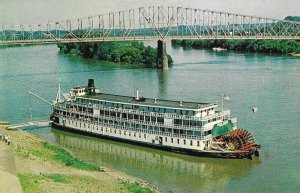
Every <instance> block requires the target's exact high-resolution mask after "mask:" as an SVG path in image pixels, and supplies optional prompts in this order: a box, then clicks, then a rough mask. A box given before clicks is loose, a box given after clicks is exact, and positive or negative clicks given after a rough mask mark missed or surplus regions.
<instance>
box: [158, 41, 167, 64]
mask: <svg viewBox="0 0 300 193" xmlns="http://www.w3.org/2000/svg"><path fill="white" fill-rule="evenodd" d="M156 61H157V68H160V69H163V70H167V69H169V64H168V55H167V49H166V42H163V41H162V40H158V41H157V60H156Z"/></svg>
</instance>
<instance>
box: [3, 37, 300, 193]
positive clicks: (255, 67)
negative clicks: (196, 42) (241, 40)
mask: <svg viewBox="0 0 300 193" xmlns="http://www.w3.org/2000/svg"><path fill="white" fill-rule="evenodd" d="M149 44H153V43H149ZM153 45H155V44H153ZM167 51H168V53H169V54H170V55H171V56H172V57H173V60H174V64H173V65H172V67H171V68H170V69H169V70H168V71H165V72H164V71H161V70H157V69H147V68H141V67H137V66H131V65H119V64H112V63H109V62H103V61H102V62H101V61H94V60H84V59H79V58H74V57H70V56H65V55H61V54H60V53H59V52H58V48H57V47H56V46H55V45H40V46H32V47H30V46H28V47H14V48H2V49H0V69H1V71H0V93H1V95H0V120H5V121H9V122H11V123H18V122H25V121H30V120H31V119H32V120H42V119H47V118H48V116H49V113H50V107H49V105H47V104H46V103H44V102H41V101H40V100H38V99H36V98H34V97H32V96H29V95H28V91H29V90H31V91H33V92H34V93H36V94H38V95H40V96H41V97H43V98H45V99H47V100H49V101H51V100H54V98H55V95H56V90H57V84H58V79H60V80H61V82H62V83H61V86H62V90H63V91H64V92H68V91H69V89H70V88H71V87H73V86H78V85H86V84H87V79H88V78H94V79H95V85H96V86H97V87H100V88H101V89H102V91H104V92H108V93H114V94H123V95H134V88H139V90H140V95H141V96H144V97H154V98H162V99H177V100H185V101H199V102H214V101H218V102H219V103H221V93H222V92H223V93H225V94H227V95H228V96H229V97H230V101H228V102H224V108H229V109H231V113H232V114H233V115H235V116H237V117H238V126H239V127H241V128H245V129H247V130H249V131H250V132H251V133H252V134H253V136H254V137H255V140H256V141H257V142H258V143H259V144H261V145H262V149H261V150H260V157H259V158H254V159H253V160H248V159H244V160H226V159H213V158H200V157H193V156H188V155H181V154H176V153H170V152H164V151H159V150H153V149H149V148H144V147H138V146H133V145H127V144H123V143H117V142H111V141H107V140H102V139H97V138H91V137H86V136H80V135H75V134H70V133H65V132H62V131H58V130H55V129H51V128H49V127H45V128H38V127H33V128H31V129H30V131H31V132H34V133H35V134H38V135H39V136H41V137H43V138H45V139H47V140H51V141H53V142H55V143H58V144H60V145H62V146H64V147H65V148H67V149H68V150H70V151H71V152H72V153H74V154H75V155H76V156H78V157H80V158H81V159H85V160H87V161H91V162H94V163H97V164H99V165H103V166H106V167H111V168H114V169H118V170H121V171H124V172H126V173H128V174H130V175H133V176H136V177H139V178H142V179H144V180H147V181H148V182H149V183H150V184H151V185H152V186H154V187H158V188H159V189H160V190H161V191H163V192H184V193H186V192H298V191H299V189H300V167H299V162H300V140H299V139H300V131H299V126H300V120H299V116H300V97H299V96H300V89H299V88H300V62H299V61H300V60H299V59H298V58H293V57H285V56H265V55H259V54H245V53H228V52H213V51H208V50H193V49H183V48H180V47H171V46H170V45H169V44H168V46H167ZM220 105H221V104H220ZM253 105H256V106H257V107H258V111H257V112H256V113H253V112H252V110H251V108H252V106H253ZM31 115H32V117H31Z"/></svg>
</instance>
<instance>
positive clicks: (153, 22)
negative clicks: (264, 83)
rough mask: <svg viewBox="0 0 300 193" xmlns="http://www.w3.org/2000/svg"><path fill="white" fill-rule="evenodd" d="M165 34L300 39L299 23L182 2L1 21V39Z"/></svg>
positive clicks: (76, 39) (80, 39) (30, 40)
mask: <svg viewBox="0 0 300 193" xmlns="http://www.w3.org/2000/svg"><path fill="white" fill-rule="evenodd" d="M170 39H293V40H300V23H299V22H292V21H286V20H277V19H270V18H262V17H256V16H247V15H241V14H233V13H225V12H218V11H211V10H202V9H192V8H183V7H146V8H144V7H142V8H138V9H130V10H126V11H119V12H114V13H108V14H99V15H97V16H91V17H87V18H80V19H76V20H67V21H62V22H49V23H46V24H36V25H14V26H13V25H2V26H0V45H15V44H41V43H70V42H97V41H132V40H136V41H144V40H170Z"/></svg>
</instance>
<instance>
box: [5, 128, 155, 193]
mask: <svg viewBox="0 0 300 193" xmlns="http://www.w3.org/2000/svg"><path fill="white" fill-rule="evenodd" d="M7 127H8V125H0V135H1V136H5V135H6V136H9V137H10V140H11V143H10V144H9V145H8V144H7V143H5V142H4V141H3V140H2V141H0V147H1V150H2V149H3V148H4V149H5V151H3V150H2V151H1V157H4V158H3V159H1V160H2V161H3V160H4V161H5V160H8V161H6V162H7V163H9V164H6V167H5V166H4V167H3V168H0V170H1V171H0V172H1V173H0V182H2V183H0V192H25V193H26V192H105V193H109V192H145V193H148V192H149V193H150V192H159V190H157V189H154V188H151V186H150V184H148V183H147V182H145V181H143V180H141V179H137V178H135V177H133V176H129V175H127V174H125V173H123V172H120V171H116V170H113V169H111V168H103V167H101V166H99V169H98V170H95V171H89V170H84V169H78V168H75V167H72V166H70V165H68V164H64V163H62V162H59V161H57V160H56V159H54V157H55V155H54V152H53V151H51V150H49V149H46V148H45V145H44V144H45V143H47V144H48V143H49V142H45V141H44V140H42V139H41V138H39V137H37V136H35V135H33V134H31V133H28V132H24V131H21V130H17V131H11V130H7V129H6V128H7ZM51 145H52V146H53V147H55V145H54V144H51ZM9 153H10V156H8V154H9ZM52 154H53V155H52ZM8 158H9V159H8ZM75 159H76V158H75ZM2 165H3V164H2ZM7 167H10V168H12V169H11V170H13V172H12V173H13V175H14V176H17V178H16V177H15V180H13V181H11V180H9V181H11V182H10V183H9V184H8V181H7V180H5V179H6V178H7V176H6V173H3V171H4V170H6V168H7ZM14 169H15V170H14ZM8 173H11V172H10V171H9V172H8ZM7 179H8V178H7ZM9 179H11V177H10V178H9ZM10 187H14V188H15V189H14V190H13V191H8V190H9V188H10ZM20 188H21V189H22V190H20Z"/></svg>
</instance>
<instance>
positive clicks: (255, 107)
mask: <svg viewBox="0 0 300 193" xmlns="http://www.w3.org/2000/svg"><path fill="white" fill-rule="evenodd" d="M252 111H253V112H254V113H256V112H257V111H258V108H257V106H255V105H254V106H253V107H252Z"/></svg>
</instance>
